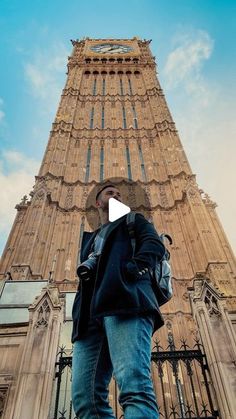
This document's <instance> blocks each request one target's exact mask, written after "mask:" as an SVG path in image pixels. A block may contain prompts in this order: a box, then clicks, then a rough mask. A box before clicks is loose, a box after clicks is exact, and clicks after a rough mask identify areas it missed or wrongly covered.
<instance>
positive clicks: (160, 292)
mask: <svg viewBox="0 0 236 419" xmlns="http://www.w3.org/2000/svg"><path fill="white" fill-rule="evenodd" d="M134 222H135V212H133V211H131V212H129V213H128V214H127V216H126V224H127V227H128V231H129V236H130V239H131V245H132V249H133V256H134V254H135V244H136V243H135V235H134ZM159 238H160V239H161V241H162V243H163V244H164V240H165V238H167V239H168V240H169V243H170V245H171V244H172V239H171V237H170V236H169V235H168V234H164V233H163V234H161V235H160V236H159ZM169 260H170V252H169V251H168V250H167V249H166V247H165V254H164V256H163V257H162V259H161V260H160V261H158V260H157V261H156V264H155V266H153V268H152V270H151V275H152V283H153V290H154V292H155V295H156V298H157V301H158V304H159V306H162V305H163V304H165V303H167V302H168V301H169V300H170V299H171V298H172V296H173V289H172V275H171V266H170V262H169Z"/></svg>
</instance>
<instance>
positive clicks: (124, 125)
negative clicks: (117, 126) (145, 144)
mask: <svg viewBox="0 0 236 419" xmlns="http://www.w3.org/2000/svg"><path fill="white" fill-rule="evenodd" d="M122 114H123V128H125V129H126V128H127V123H126V113H125V107H124V106H122Z"/></svg>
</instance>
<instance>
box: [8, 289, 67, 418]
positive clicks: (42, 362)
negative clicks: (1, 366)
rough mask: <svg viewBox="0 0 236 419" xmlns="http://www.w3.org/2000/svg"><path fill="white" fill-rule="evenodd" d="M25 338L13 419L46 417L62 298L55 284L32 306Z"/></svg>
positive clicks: (61, 311)
mask: <svg viewBox="0 0 236 419" xmlns="http://www.w3.org/2000/svg"><path fill="white" fill-rule="evenodd" d="M29 316H30V317H29V329H28V333H27V336H26V339H25V344H24V349H23V355H22V361H21V366H20V370H19V374H18V378H17V383H16V392H15V399H14V402H13V404H12V411H11V415H10V419H47V418H48V414H49V407H50V402H51V396H52V386H53V378H54V371H55V361H56V354H57V350H58V343H59V336H60V329H61V323H62V321H63V310H62V300H60V298H59V292H58V288H57V287H55V286H54V285H52V284H49V285H48V286H47V287H45V288H43V290H42V292H41V295H40V296H39V297H37V298H36V299H35V301H34V303H33V304H32V305H31V306H30V307H29Z"/></svg>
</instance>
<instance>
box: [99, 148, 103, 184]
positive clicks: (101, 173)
mask: <svg viewBox="0 0 236 419" xmlns="http://www.w3.org/2000/svg"><path fill="white" fill-rule="evenodd" d="M103 179H104V147H103V146H102V147H101V149H100V182H102V181H103Z"/></svg>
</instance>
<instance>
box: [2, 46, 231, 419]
mask: <svg viewBox="0 0 236 419" xmlns="http://www.w3.org/2000/svg"><path fill="white" fill-rule="evenodd" d="M72 45H73V51H72V54H71V56H70V57H69V59H68V73H67V74H68V76H67V81H66V85H65V88H64V89H63V91H62V95H61V99H60V103H59V106H58V110H57V113H56V115H55V120H54V121H53V123H52V129H51V131H50V135H49V140H48V144H47V147H46V150H45V154H44V157H43V159H42V164H41V167H40V170H39V173H38V174H37V176H36V178H35V185H34V187H33V190H32V191H28V192H29V197H28V198H27V197H24V198H23V199H22V201H21V202H20V203H19V204H17V206H16V209H17V214H16V218H15V221H14V224H13V226H12V230H11V233H10V235H9V238H8V241H7V243H6V247H5V249H4V252H3V255H2V259H1V265H0V279H1V298H0V318H1V320H0V332H1V334H0V351H2V353H3V356H2V357H0V417H1V418H4V419H9V418H10V419H20V418H23V417H24V419H32V418H34V419H45V418H46V417H47V418H50V419H53V418H58V419H59V418H66V419H72V418H73V417H74V416H73V413H72V407H71V401H70V400H71V399H70V367H71V350H72V348H71V343H70V334H71V325H72V319H71V307H72V303H73V299H74V296H75V292H76V289H77V286H78V278H77V277H76V268H77V265H78V263H79V260H80V247H81V241H82V235H83V232H84V231H86V230H88V231H91V229H95V227H96V222H97V221H96V216H95V215H96V214H97V209H96V207H95V203H94V201H93V200H92V199H91V197H93V196H94V195H93V194H94V193H95V192H94V191H95V190H96V188H97V187H98V186H99V185H100V184H101V183H102V182H105V181H107V180H110V179H112V180H113V181H115V182H116V183H117V185H118V186H119V188H120V190H121V194H122V196H125V201H124V203H125V204H126V205H128V206H129V207H131V209H132V210H134V211H137V212H142V213H143V214H144V215H145V217H146V218H148V219H149V220H150V221H152V222H153V223H154V225H155V227H156V229H157V231H158V232H160V233H161V232H165V233H168V234H169V235H170V236H171V237H172V240H173V244H172V246H171V247H170V248H169V250H170V253H171V262H172V270H173V288H174V297H173V298H172V300H171V301H170V302H169V303H168V304H166V305H165V306H164V307H163V310H162V311H163V315H164V318H165V326H164V327H162V328H161V329H160V330H159V331H158V332H157V333H156V334H155V335H154V336H153V371H152V374H153V381H154V387H155V390H156V394H157V400H158V404H159V406H160V412H161V415H162V416H161V417H163V418H165V419H168V418H170V419H171V418H172V417H173V418H180V417H181V418H200V419H201V418H207V417H208V418H217V417H218V418H227V419H228V418H231V419H233V418H234V415H235V412H236V402H235V391H236V381H235V377H236V367H235V359H236V285H235V277H236V276H235V275H236V264H235V258H234V255H233V252H232V249H231V247H230V244H229V242H228V240H227V237H226V235H225V233H224V230H223V228H222V225H221V223H220V221H219V218H218V216H217V213H216V210H215V207H216V205H215V203H214V202H213V201H212V200H211V199H210V198H209V196H208V195H207V194H206V193H204V192H203V191H202V190H201V189H200V188H199V186H198V184H197V181H196V176H195V174H193V173H192V170H191V167H190V165H189V162H188V159H187V157H186V154H185V152H184V149H183V146H182V143H181V140H180V138H179V134H178V131H177V129H176V126H175V123H174V121H173V119H172V116H171V113H170V110H169V108H168V105H167V103H166V99H165V96H164V93H163V90H162V88H161V86H160V83H159V80H158V77H157V73H156V63H155V57H153V55H152V53H151V50H150V41H148V40H140V39H138V38H133V39H90V38H85V39H82V40H75V41H72ZM26 192H27V191H26ZM91 220H92V221H91ZM117 400H118V389H117V386H116V383H115V381H114V380H113V381H112V383H111V386H110V403H111V405H112V407H113V409H114V412H115V415H116V417H117V418H121V417H122V411H121V409H120V407H119V405H118V401H117Z"/></svg>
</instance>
